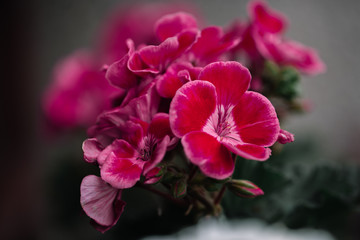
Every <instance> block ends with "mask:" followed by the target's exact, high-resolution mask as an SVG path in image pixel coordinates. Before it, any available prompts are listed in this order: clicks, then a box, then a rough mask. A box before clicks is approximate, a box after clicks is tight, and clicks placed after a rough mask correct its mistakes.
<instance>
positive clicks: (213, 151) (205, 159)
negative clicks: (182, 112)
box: [181, 131, 234, 179]
mask: <svg viewBox="0 0 360 240" xmlns="http://www.w3.org/2000/svg"><path fill="white" fill-rule="evenodd" d="M181 143H182V145H183V147H184V151H185V154H186V156H187V157H188V158H189V160H190V161H191V162H192V163H193V164H195V165H197V166H199V168H200V170H201V171H202V172H203V173H204V174H205V175H207V176H209V177H212V178H216V179H224V178H227V177H230V176H231V174H232V173H233V171H234V161H233V160H232V158H231V153H230V151H229V150H228V149H227V148H226V147H225V146H224V145H222V144H221V143H220V142H219V141H218V140H217V139H216V138H214V137H213V136H211V135H209V134H207V133H204V132H200V131H196V132H191V133H188V134H186V135H185V136H184V137H183V138H182V140H181Z"/></svg>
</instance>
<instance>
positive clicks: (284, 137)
mask: <svg viewBox="0 0 360 240" xmlns="http://www.w3.org/2000/svg"><path fill="white" fill-rule="evenodd" d="M294 140H295V137H294V134H292V133H290V132H288V131H285V130H283V129H280V133H279V137H278V139H277V141H278V142H279V143H281V144H286V143H291V142H293V141H294Z"/></svg>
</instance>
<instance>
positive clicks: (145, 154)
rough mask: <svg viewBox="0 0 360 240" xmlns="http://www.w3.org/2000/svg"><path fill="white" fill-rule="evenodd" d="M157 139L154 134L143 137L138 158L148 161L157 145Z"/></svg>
mask: <svg viewBox="0 0 360 240" xmlns="http://www.w3.org/2000/svg"><path fill="white" fill-rule="evenodd" d="M157 143H158V140H157V139H156V138H155V137H154V135H152V134H149V135H147V136H145V137H144V140H143V144H142V146H143V147H141V148H140V150H139V154H140V156H139V157H138V159H141V160H143V161H149V160H150V159H151V155H152V153H153V152H154V150H155V148H156V146H157Z"/></svg>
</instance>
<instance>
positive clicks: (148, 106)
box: [83, 84, 160, 165]
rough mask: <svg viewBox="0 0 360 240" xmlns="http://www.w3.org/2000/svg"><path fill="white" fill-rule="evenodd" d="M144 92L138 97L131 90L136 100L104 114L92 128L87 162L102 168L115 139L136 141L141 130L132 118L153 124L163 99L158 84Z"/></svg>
mask: <svg viewBox="0 0 360 240" xmlns="http://www.w3.org/2000/svg"><path fill="white" fill-rule="evenodd" d="M133 90H134V91H135V90H136V89H133ZM142 90H143V91H144V92H142V93H138V94H136V93H134V91H131V93H132V97H133V98H132V99H129V100H128V103H127V104H126V105H124V106H120V107H117V108H114V109H112V110H109V111H105V112H103V113H102V114H101V115H99V117H98V120H97V122H96V124H95V125H93V126H92V127H90V128H89V129H88V136H89V137H90V138H89V139H87V140H85V141H84V143H83V151H84V159H85V160H86V161H87V162H90V163H98V164H100V165H101V164H102V163H103V162H104V161H105V158H106V157H107V155H108V154H109V153H108V152H106V151H105V152H104V149H105V148H106V147H107V146H109V145H110V144H111V143H112V142H113V141H114V140H116V139H124V140H125V141H129V142H131V138H133V137H135V138H136V134H137V133H138V131H139V128H138V126H137V124H135V123H134V122H133V121H132V119H134V118H135V119H139V120H141V121H143V122H146V123H150V122H151V121H152V118H153V116H154V115H155V113H156V112H157V111H158V106H159V100H160V99H159V96H158V95H157V93H156V90H155V86H154V84H150V87H148V88H147V89H146V90H144V89H142ZM128 95H129V94H128ZM137 95H139V96H137ZM125 100H126V99H124V101H125ZM126 101H127V100H126Z"/></svg>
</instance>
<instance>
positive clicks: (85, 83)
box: [44, 51, 122, 128]
mask: <svg viewBox="0 0 360 240" xmlns="http://www.w3.org/2000/svg"><path fill="white" fill-rule="evenodd" d="M104 75H105V74H104V73H103V72H101V71H100V67H99V66H97V64H96V63H95V61H94V58H93V56H92V55H91V54H89V53H87V52H84V51H81V52H76V53H74V54H72V55H70V56H69V57H67V58H65V59H64V60H63V61H62V62H60V63H59V64H58V65H57V66H56V68H55V71H54V81H53V83H52V85H51V86H50V87H49V88H48V89H47V91H46V93H45V96H44V109H45V113H46V116H47V117H48V119H49V120H50V121H51V123H52V124H54V125H56V126H57V127H62V128H72V127H79V126H80V127H88V126H90V125H91V124H93V123H94V122H95V120H96V117H97V115H98V114H99V113H101V112H102V111H103V110H106V109H110V107H111V102H112V99H113V98H115V97H116V96H118V95H121V94H122V91H121V90H118V89H116V88H114V87H112V86H110V84H109V83H108V81H107V80H106V79H105V76H104Z"/></svg>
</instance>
